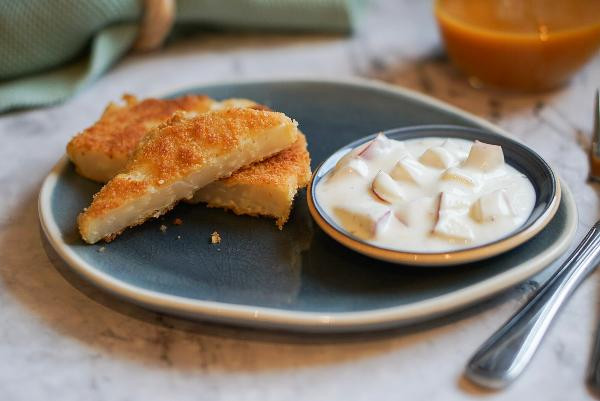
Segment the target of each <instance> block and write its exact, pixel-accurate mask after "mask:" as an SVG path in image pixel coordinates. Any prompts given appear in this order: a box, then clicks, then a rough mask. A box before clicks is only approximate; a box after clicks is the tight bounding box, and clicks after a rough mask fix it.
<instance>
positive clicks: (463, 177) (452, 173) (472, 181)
mask: <svg viewBox="0 0 600 401" xmlns="http://www.w3.org/2000/svg"><path fill="white" fill-rule="evenodd" d="M441 179H442V180H444V181H456V182H459V183H461V184H463V185H466V186H469V187H476V186H477V185H478V180H477V178H475V177H474V176H473V175H472V174H469V173H467V172H466V171H464V170H461V169H459V168H457V167H450V168H449V169H447V170H446V171H444V172H443V173H442V177H441Z"/></svg>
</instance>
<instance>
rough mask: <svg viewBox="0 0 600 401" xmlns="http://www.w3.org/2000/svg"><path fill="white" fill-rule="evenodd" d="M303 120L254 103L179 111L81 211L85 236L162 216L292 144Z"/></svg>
mask: <svg viewBox="0 0 600 401" xmlns="http://www.w3.org/2000/svg"><path fill="white" fill-rule="evenodd" d="M296 126H297V123H296V122H295V121H293V120H291V119H290V118H289V117H287V116H285V115H284V114H282V113H276V112H271V111H264V110H254V109H251V108H234V109H224V110H219V111H210V112H206V113H203V114H200V115H197V116H195V117H189V116H186V115H184V114H182V113H177V114H176V115H175V116H174V117H172V118H171V119H170V120H169V121H168V122H166V123H164V124H162V125H160V126H159V127H157V128H155V129H153V130H151V131H150V132H149V133H148V134H147V135H146V136H145V137H144V138H143V140H142V141H141V143H140V144H139V146H138V148H137V150H136V151H135V154H134V155H133V156H132V158H131V159H130V161H129V162H128V163H127V165H126V167H125V168H124V170H123V171H122V172H121V173H119V174H118V175H116V176H115V177H114V178H113V179H111V180H110V181H109V182H108V183H107V184H106V185H105V186H104V187H103V188H102V189H101V190H100V192H98V193H97V194H96V195H94V199H93V201H92V204H91V205H90V207H89V208H87V209H85V210H84V211H83V213H81V214H80V215H79V218H78V222H79V230H80V233H81V236H82V237H83V239H84V240H85V241H86V242H88V243H95V242H97V241H99V240H100V239H105V240H107V241H110V240H112V239H113V238H114V237H115V236H116V235H118V234H119V233H120V232H122V231H123V230H124V229H125V228H127V227H131V226H135V225H138V224H141V223H143V222H144V221H145V220H147V219H148V218H150V217H158V216H160V215H161V214H163V213H165V212H167V211H168V210H170V209H171V208H172V207H173V206H174V205H175V204H176V203H177V202H178V201H179V200H181V199H184V198H191V197H192V195H193V193H194V192H195V191H196V190H197V189H199V188H201V187H204V186H206V185H207V184H209V183H211V182H213V181H215V180H217V179H220V178H224V177H228V176H230V175H231V174H232V173H233V172H234V171H236V170H238V169H240V168H242V167H245V166H247V165H249V164H251V163H254V162H258V161H261V160H263V159H265V158H267V157H269V156H272V155H274V154H275V153H277V152H280V151H281V150H283V149H286V148H288V147H290V146H291V145H292V144H293V143H294V142H295V141H296V140H297V138H298V129H297V127H296Z"/></svg>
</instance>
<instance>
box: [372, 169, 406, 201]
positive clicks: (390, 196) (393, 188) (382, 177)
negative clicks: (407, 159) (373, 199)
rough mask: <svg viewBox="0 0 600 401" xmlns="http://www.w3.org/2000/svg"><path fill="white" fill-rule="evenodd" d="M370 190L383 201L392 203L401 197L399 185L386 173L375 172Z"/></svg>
mask: <svg viewBox="0 0 600 401" xmlns="http://www.w3.org/2000/svg"><path fill="white" fill-rule="evenodd" d="M371 190H372V191H373V193H374V194H375V196H377V197H378V198H379V199H381V200H383V201H384V202H388V203H394V202H397V201H399V200H402V199H403V196H402V192H401V190H400V186H399V185H398V184H397V183H396V181H394V180H393V179H392V177H390V176H389V175H388V174H387V173H385V172H383V171H380V172H378V173H377V175H376V176H375V178H374V179H373V183H372V184H371Z"/></svg>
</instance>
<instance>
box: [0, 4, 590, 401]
mask: <svg viewBox="0 0 600 401" xmlns="http://www.w3.org/2000/svg"><path fill="white" fill-rule="evenodd" d="M299 75H301V76H318V77H351V76H361V77H368V78H376V79H381V80H383V81H386V82H389V83H392V84H396V85H400V86H404V87H408V88H411V89H414V90H417V91H419V92H423V93H426V94H429V95H432V96H434V97H436V98H439V99H442V100H444V101H447V102H449V103H451V104H453V105H455V106H458V107H460V108H463V109H465V110H467V111H470V112H472V113H475V114H477V115H479V116H482V117H484V118H486V119H488V120H490V121H492V122H495V123H497V124H499V125H500V126H502V127H503V128H505V129H506V130H508V131H510V132H512V133H513V134H514V135H516V136H518V137H519V138H521V139H522V140H523V141H524V142H525V143H526V144H528V145H530V146H531V147H532V148H534V149H535V150H537V151H538V152H539V153H540V154H542V155H543V156H544V157H545V158H546V159H547V160H548V161H549V162H551V163H552V164H553V165H554V166H555V168H556V169H557V170H558V172H559V174H560V175H561V176H562V178H563V180H564V181H566V182H567V183H568V184H569V185H570V187H571V189H572V190H573V192H574V194H575V196H576V199H577V204H578V207H579V213H580V226H579V232H578V238H580V237H581V236H582V235H583V233H584V232H585V231H586V230H587V229H588V228H589V227H590V226H591V225H592V224H593V222H595V221H596V219H597V218H598V210H599V208H598V207H599V205H598V195H599V193H598V190H599V189H600V187H599V186H597V185H592V184H589V183H588V182H587V181H586V177H587V172H588V165H587V159H586V150H587V148H588V146H589V142H590V131H591V127H592V106H593V102H592V99H593V93H594V90H595V88H596V86H598V85H599V84H600V57H596V58H595V59H594V60H592V61H591V62H590V63H589V64H588V65H587V67H586V68H585V69H583V70H582V71H581V72H580V73H579V74H578V75H577V76H576V77H575V78H574V79H573V80H572V82H571V83H570V84H569V85H568V86H566V87H564V88H562V89H560V90H557V91H553V92H550V93H545V94H538V95H521V94H508V93H498V92H493V91H486V90H475V89H472V88H470V87H469V86H468V85H467V83H466V82H465V79H464V78H463V77H462V76H461V75H460V74H458V73H457V72H456V71H455V70H454V69H453V68H452V67H451V66H450V64H449V62H448V61H447V60H446V58H445V57H444V55H443V52H442V49H441V44H440V40H439V38H438V35H437V31H436V28H435V24H434V21H433V18H432V15H431V8H430V4H429V3H428V2H421V1H411V0H404V1H399V0H387V1H373V2H371V5H370V6H369V9H368V13H367V16H366V19H365V21H364V23H363V24H362V25H361V27H360V29H359V31H358V32H357V34H356V35H354V36H353V37H352V38H346V37H337V36H321V35H258V34H247V33H246V34H243V33H227V34H209V33H207V34H201V35H197V36H189V37H185V38H182V39H180V40H178V41H176V42H175V43H172V44H170V45H169V46H167V48H166V49H165V50H164V51H162V52H158V53H150V54H142V55H134V56H130V57H127V58H126V59H125V60H124V61H123V62H121V63H120V64H119V65H117V66H116V67H115V68H114V69H113V70H112V71H111V72H110V73H109V74H108V75H106V76H105V77H104V78H102V79H101V80H100V81H99V82H98V83H96V84H95V85H94V86H93V87H91V88H90V89H88V90H86V91H85V92H83V93H82V94H80V95H79V96H77V97H75V98H74V99H72V100H71V101H69V102H67V103H65V104H63V105H60V106H56V107H50V108H46V109H38V110H32V111H22V112H14V113H10V114H6V115H3V116H0V135H1V138H2V145H1V146H0V188H2V191H1V192H0V321H1V322H2V323H1V324H0V360H1V361H2V363H1V364H0V399H2V400H7V401H8V400H51V399H60V400H62V401H70V400H98V401H101V400H138V399H139V400H148V401H150V400H175V399H176V400H204V399H206V400H236V401H243V400H252V401H259V400H260V401H266V400H286V399H294V400H387V399H410V400H427V401H432V400H468V399H479V398H481V399H493V400H514V399H525V398H527V397H529V398H533V399H542V398H543V399H544V400H557V401H558V400H567V399H568V400H581V399H588V398H592V396H591V394H590V393H589V392H588V390H587V389H586V387H585V385H584V377H585V371H586V367H587V363H588V358H589V355H590V350H591V346H592V341H593V336H594V332H595V331H596V327H597V325H598V317H597V316H598V315H599V313H598V312H599V303H598V301H599V297H600V282H599V280H600V272H597V273H596V274H594V275H592V276H591V277H590V278H589V279H588V280H587V281H586V282H585V283H584V284H583V286H582V287H581V288H580V289H579V291H578V292H577V293H576V294H575V296H574V297H573V299H571V301H570V302H569V303H568V305H567V306H566V307H565V308H564V310H563V311H562V313H561V314H560V316H559V318H558V319H557V321H556V322H555V325H554V326H553V327H552V330H551V331H550V334H549V335H548V337H547V338H546V339H545V341H544V343H543V346H542V347H541V349H540V350H539V352H538V354H537V355H536V357H535V359H534V360H533V362H532V364H531V366H530V368H529V369H528V370H527V371H526V373H525V374H524V376H523V377H522V378H521V379H520V380H519V381H517V382H516V383H515V384H514V385H513V386H512V387H510V388H509V389H508V390H506V391H502V392H493V393H490V392H484V391H482V390H480V389H478V388H476V387H473V386H471V385H469V384H468V383H467V382H466V381H464V380H463V379H462V378H461V376H462V372H463V367H464V364H465V361H466V360H467V359H468V357H469V356H470V355H471V354H472V353H473V351H474V350H475V349H476V348H477V347H478V345H479V344H480V343H481V342H482V341H483V340H485V339H486V338H487V337H488V336H489V335H490V334H491V333H492V332H493V331H494V330H495V329H496V328H497V327H498V326H499V325H500V324H501V323H502V322H503V321H504V320H505V319H506V318H507V317H509V316H510V315H511V314H512V313H513V312H514V311H515V310H516V309H517V308H518V307H519V306H520V305H521V304H522V303H523V302H524V301H525V300H526V298H527V296H528V295H529V294H530V293H531V291H532V290H533V289H534V288H535V287H536V286H537V285H539V283H540V282H542V281H543V280H545V279H546V278H547V277H548V275H549V274H550V272H551V270H552V269H548V270H547V271H545V272H544V273H542V274H541V275H539V276H537V277H535V278H533V279H531V280H529V281H528V282H526V283H524V284H522V285H520V286H518V287H517V288H515V289H513V290H511V291H508V292H507V293H505V294H503V295H502V296H500V297H498V298H496V299H494V300H492V301H488V302H486V303H484V304H482V305H478V306H476V307H474V308H471V309H469V310H468V311H465V312H461V313H459V314H457V315H453V316H451V317H448V318H444V319H440V320H438V321H435V322H432V323H428V324H424V325H420V326H417V327H413V328H409V329H402V330H392V331H386V332H383V333H375V334H369V335H354V336H342V337H325V338H323V337H316V336H314V337H313V336H309V337H306V336H298V335H290V334H285V333H277V332H261V331H252V330H246V329H238V328H233V327H222V326H216V325H209V324H198V323H191V322H187V321H184V320H179V319H175V318H171V317H167V316H163V315H159V314H155V313H152V312H148V311H145V310H142V309H140V308H138V307H135V306H132V305H129V304H126V303H123V302H120V301H118V300H115V299H114V298H112V297H110V296H108V295H105V294H104V293H102V292H100V291H99V290H97V289H95V288H93V287H92V286H90V285H88V284H87V283H85V282H83V281H81V280H80V279H79V278H78V277H76V276H74V275H73V274H72V273H70V272H69V271H68V269H67V268H66V267H65V266H64V265H63V264H62V262H61V261H60V260H58V259H57V257H56V255H55V254H54V253H53V252H52V251H51V250H50V249H49V246H48V244H47V243H46V241H45V240H44V239H43V235H42V234H41V231H40V228H39V225H38V220H37V207H36V202H37V193H38V190H39V187H40V183H41V181H42V179H43V178H44V176H45V175H46V174H47V172H48V171H49V170H50V168H51V167H52V165H53V164H54V163H55V162H56V161H57V160H58V159H59V158H60V157H61V155H62V154H63V153H64V146H65V143H66V142H67V141H68V139H69V138H70V137H71V136H72V135H73V134H74V133H76V132H77V131H79V130H81V129H82V128H84V127H85V126H86V125H88V124H89V123H90V122H91V121H93V120H94V119H95V118H96V117H97V116H98V115H99V113H100V112H101V111H102V109H103V107H104V105H105V104H106V103H107V102H108V101H111V100H115V99H117V98H119V97H120V95H121V94H122V93H123V92H124V91H128V92H131V93H135V94H138V95H140V96H146V95H156V94H160V93H164V92H167V91H170V90H172V89H174V88H177V87H185V86H187V85H196V84H201V83H209V82H215V81H220V80H232V79H238V78H265V77H269V78H270V77H294V76H299Z"/></svg>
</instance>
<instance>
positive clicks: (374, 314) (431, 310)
mask: <svg viewBox="0 0 600 401" xmlns="http://www.w3.org/2000/svg"><path fill="white" fill-rule="evenodd" d="M273 83H285V84H290V83H317V84H325V83H328V84H335V85H342V86H344V85H347V86H354V87H360V88H368V89H375V90H383V91H384V92H387V93H391V94H395V95H399V96H402V97H405V98H411V99H415V100H417V101H420V102H422V103H425V104H428V105H430V106H432V107H435V108H438V109H441V110H443V111H446V112H449V113H452V114H456V115H458V116H460V117H463V118H465V119H467V120H470V121H473V122H476V123H477V124H480V125H481V126H483V127H486V128H487V129H489V130H491V131H493V132H496V133H498V134H500V135H506V136H508V137H510V138H512V139H515V140H517V141H519V139H518V138H515V137H513V136H512V135H510V134H508V133H506V132H505V131H504V130H503V129H501V128H500V127H497V126H495V125H494V124H492V123H490V122H488V121H486V120H484V119H482V118H480V117H477V116H475V115H472V114H471V113H468V112H466V111H463V110H460V109H458V108H456V107H454V106H451V105H449V104H446V103H444V102H442V101H440V100H437V99H433V98H431V97H429V96H427V95H423V94H421V93H417V92H414V91H412V90H410V89H406V88H400V87H396V86H393V85H389V84H385V83H382V82H376V81H372V80H367V79H362V78H352V79H323V78H290V79H286V78H273V79H262V80H232V81H222V82H221V81H220V82H213V83H206V84H202V83H200V84H198V85H196V86H187V87H186V88H180V89H174V90H173V91H172V92H171V93H172V94H173V93H176V92H182V91H186V90H187V91H189V90H190V89H194V88H200V87H205V88H206V87H211V86H224V85H242V84H273ZM519 142H520V141H519ZM68 163H69V161H68V159H67V157H66V156H63V157H62V158H61V159H60V160H59V161H58V162H57V164H56V165H55V166H54V167H53V169H52V170H51V171H50V173H49V174H48V176H47V177H46V178H45V179H44V181H43V183H42V186H41V189H40V193H39V198H38V215H39V220H40V224H41V227H42V229H43V231H44V233H45V235H46V238H47V239H48V241H49V243H50V245H51V246H52V247H53V249H54V250H55V251H56V252H57V253H58V255H59V256H60V257H61V258H62V259H63V260H64V261H65V262H66V263H67V265H68V266H70V267H71V268H72V269H73V270H74V271H75V272H77V273H78V274H80V275H81V276H82V277H84V278H85V279H86V280H88V281H90V282H91V283H93V284H95V285H96V286H98V287H100V288H101V289H103V290H106V291H108V292H109V293H111V294H113V295H115V296H117V297H118V298H120V299H124V300H127V301H130V302H133V303H135V304H138V305H141V306H143V307H146V308H149V309H152V310H158V311H161V312H166V313H170V314H175V315H178V316H183V317H187V318H192V319H197V320H211V321H218V322H222V323H230V324H236V325H244V326H250V327H256V326H260V327H265V328H283V329H287V330H294V331H304V332H344V331H360V330H370V329H381V328H386V327H391V326H400V325H403V324H410V323H415V322H417V321H423V320H427V319H430V318H433V317H435V316H439V315H442V314H444V313H448V312H451V311H454V310H457V309H459V308H461V307H464V306H467V305H469V304H472V303H475V302H477V301H481V300H483V299H486V298H489V297H491V296H492V295H494V294H496V293H498V292H500V291H502V290H504V289H506V288H509V287H511V286H513V285H516V284H518V283H520V282H522V281H523V280H525V279H527V278H529V277H531V276H532V275H534V274H536V273H538V272H540V271H541V270H543V269H544V268H545V267H547V266H548V265H549V264H550V263H551V262H553V261H554V260H556V259H557V258H558V257H559V256H560V255H561V254H562V253H563V252H564V251H565V250H566V249H567V248H568V246H569V245H570V243H571V240H572V239H573V237H574V235H575V232H576V229H577V225H578V221H577V218H576V216H577V206H576V203H575V201H574V198H573V195H572V193H571V191H570V190H569V188H568V186H567V185H566V183H564V182H563V183H562V193H563V199H564V201H565V205H566V207H567V213H566V228H565V230H564V231H563V232H562V233H561V238H560V239H559V240H558V243H557V244H556V246H554V247H552V249H546V250H544V251H542V252H540V253H539V254H538V255H536V257H535V258H534V259H529V260H527V261H526V262H524V263H521V264H520V265H519V268H518V269H517V270H516V271H515V269H514V268H513V269H510V270H508V271H505V272H503V273H500V274H498V275H496V276H493V277H491V278H488V279H486V280H483V281H478V282H477V283H476V284H473V285H470V286H468V287H465V288H462V289H460V290H458V291H453V292H451V293H448V294H444V295H441V296H436V297H433V298H428V299H426V300H422V301H418V302H414V303H411V304H408V305H397V306H392V307H387V308H378V309H373V310H365V311H358V312H332V313H323V312H308V311H293V310H284V309H277V308H271V307H262V306H250V305H245V304H233V303H224V302H217V301H207V300H197V299H191V298H186V297H182V296H178V295H171V294H164V293H161V292H158V291H153V290H148V289H144V288H141V287H138V286H135V285H132V284H129V283H127V282H124V281H122V280H119V279H116V278H114V277H113V276H111V275H109V274H107V273H104V272H101V271H99V270H97V269H96V268H94V266H93V265H91V264H89V263H88V262H86V261H85V260H83V258H81V257H80V256H79V255H77V254H76V253H75V252H74V251H73V250H72V249H71V247H69V246H68V245H67V244H65V243H64V241H62V236H61V233H60V230H59V228H58V225H57V223H56V221H55V220H54V216H53V214H52V212H51V208H50V206H51V202H50V201H51V196H52V192H53V189H54V187H55V185H56V183H57V180H58V177H59V175H60V174H61V173H62V171H63V169H65V168H66V167H67V166H68Z"/></svg>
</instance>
